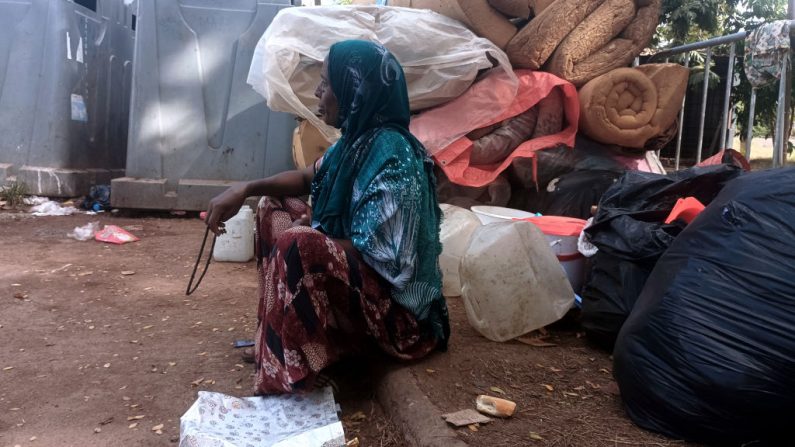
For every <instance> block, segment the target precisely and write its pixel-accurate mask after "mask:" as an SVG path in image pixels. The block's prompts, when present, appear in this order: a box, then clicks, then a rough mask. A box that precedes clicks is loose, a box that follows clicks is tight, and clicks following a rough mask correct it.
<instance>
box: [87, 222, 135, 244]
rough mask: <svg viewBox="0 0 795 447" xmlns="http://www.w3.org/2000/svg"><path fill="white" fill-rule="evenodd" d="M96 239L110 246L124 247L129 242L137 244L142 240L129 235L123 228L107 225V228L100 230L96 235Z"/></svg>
mask: <svg viewBox="0 0 795 447" xmlns="http://www.w3.org/2000/svg"><path fill="white" fill-rule="evenodd" d="M94 239H96V240H98V241H99V242H107V243H109V244H116V245H122V244H126V243H128V242H137V241H139V240H140V239H138V238H137V237H135V236H134V235H132V234H130V233H128V232H127V231H126V230H124V229H123V228H120V227H117V226H116V225H105V228H103V229H101V230H99V231H97V232H96V234H95V235H94Z"/></svg>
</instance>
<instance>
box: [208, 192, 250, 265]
mask: <svg viewBox="0 0 795 447" xmlns="http://www.w3.org/2000/svg"><path fill="white" fill-rule="evenodd" d="M225 226H226V233H224V234H222V235H220V236H218V239H216V241H215V249H213V259H214V260H216V261H221V262H248V261H250V260H251V258H253V257H254V212H253V211H252V210H251V207H249V206H248V205H243V207H242V208H240V211H238V212H237V214H235V215H234V217H232V218H231V219H229V220H227V221H226V222H225Z"/></svg>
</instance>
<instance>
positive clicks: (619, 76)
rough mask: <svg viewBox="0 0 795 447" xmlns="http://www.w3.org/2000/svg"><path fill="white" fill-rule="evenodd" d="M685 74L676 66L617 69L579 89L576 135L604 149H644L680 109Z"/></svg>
mask: <svg viewBox="0 0 795 447" xmlns="http://www.w3.org/2000/svg"><path fill="white" fill-rule="evenodd" d="M688 76H689V70H688V69H687V68H685V67H682V66H681V65H677V64H650V65H642V66H640V67H637V68H618V69H615V70H613V71H611V72H609V73H607V74H605V75H602V76H599V77H597V78H596V79H593V80H591V81H590V82H588V83H587V84H585V86H584V87H582V89H580V92H579V96H580V127H579V131H580V132H582V133H584V134H585V135H587V136H588V137H590V138H592V139H594V140H596V141H598V142H601V143H604V144H615V145H619V146H623V147H628V148H643V147H644V146H645V145H646V143H647V141H648V140H650V139H653V138H655V137H658V136H660V135H662V134H664V133H665V132H666V131H667V130H668V129H670V127H671V126H672V124H673V123H674V122H675V120H676V117H677V114H678V113H679V110H680V109H681V107H682V99H683V98H684V95H685V90H686V88H687V79H688Z"/></svg>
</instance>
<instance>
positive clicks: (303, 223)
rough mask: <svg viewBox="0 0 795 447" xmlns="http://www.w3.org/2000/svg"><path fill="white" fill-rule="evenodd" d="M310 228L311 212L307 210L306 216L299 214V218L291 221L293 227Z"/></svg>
mask: <svg viewBox="0 0 795 447" xmlns="http://www.w3.org/2000/svg"><path fill="white" fill-rule="evenodd" d="M311 226H312V210H311V209H309V208H308V209H307V211H306V214H301V217H299V218H298V219H295V220H294V221H293V227H311Z"/></svg>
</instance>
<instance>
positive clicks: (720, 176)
mask: <svg viewBox="0 0 795 447" xmlns="http://www.w3.org/2000/svg"><path fill="white" fill-rule="evenodd" d="M741 174H742V170H741V169H740V168H738V167H736V166H729V165H717V166H709V167H703V168H702V167H696V168H690V169H685V170H682V171H678V172H675V173H672V174H669V175H659V174H651V173H648V172H639V171H629V172H627V173H625V174H624V175H623V176H622V177H621V178H620V179H619V180H618V182H616V183H615V184H614V185H613V186H612V187H610V189H608V190H607V192H605V194H604V195H603V196H602V200H601V201H600V202H599V211H598V212H597V214H596V216H594V221H593V224H592V225H591V226H590V227H589V228H588V229H586V230H585V231H586V233H587V234H588V236H589V237H590V240H591V243H593V244H594V245H595V246H596V247H597V248H598V249H599V252H598V253H597V254H596V255H595V256H594V257H593V258H592V259H591V262H592V268H591V273H590V275H589V278H588V280H587V281H586V283H585V286H584V287H583V290H582V294H581V295H582V299H583V305H582V325H583V327H584V329H585V330H586V332H587V333H588V334H589V337H590V338H591V339H592V340H593V341H595V342H596V343H597V344H599V345H601V346H603V347H604V348H606V349H608V350H609V349H612V347H613V343H614V342H615V338H616V336H617V335H618V331H619V330H620V329H621V325H622V324H623V323H624V321H625V320H626V318H627V316H628V315H629V313H630V311H631V310H632V308H633V307H634V305H635V301H637V299H638V296H639V295H640V292H641V291H642V290H643V286H644V285H645V283H646V279H647V278H648V276H649V274H650V273H651V271H652V269H653V268H654V265H655V264H656V263H657V260H658V259H659V258H660V256H662V254H663V253H665V251H666V250H667V249H668V247H669V246H670V245H671V243H672V242H673V241H674V239H675V238H676V237H677V236H678V235H679V233H680V232H681V231H682V229H683V228H684V226H685V224H684V223H682V222H673V223H671V224H665V223H664V221H665V219H666V217H668V215H669V214H670V213H671V210H673V207H674V205H675V204H676V201H677V200H678V199H680V198H682V197H688V196H692V197H695V198H697V199H698V200H699V201H700V202H701V203H703V204H705V205H706V204H709V203H710V202H711V201H712V200H713V199H714V198H715V196H716V195H717V194H718V193H719V192H720V191H721V189H723V187H724V186H725V185H726V183H727V182H729V181H730V180H732V179H734V178H736V177H737V176H739V175H741Z"/></svg>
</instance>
